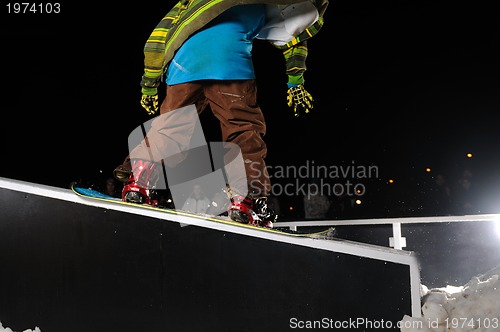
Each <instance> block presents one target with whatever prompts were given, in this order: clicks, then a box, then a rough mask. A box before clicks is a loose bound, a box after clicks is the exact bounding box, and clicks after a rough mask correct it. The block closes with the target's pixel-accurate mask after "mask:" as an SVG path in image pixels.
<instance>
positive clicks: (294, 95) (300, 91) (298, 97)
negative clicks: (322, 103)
mask: <svg viewBox="0 0 500 332" xmlns="http://www.w3.org/2000/svg"><path fill="white" fill-rule="evenodd" d="M287 93H288V96H287V98H286V99H287V103H288V107H292V106H293V113H294V115H295V117H298V116H299V115H300V113H302V112H304V113H309V112H310V111H311V109H312V108H313V104H312V102H313V97H312V96H311V94H310V93H309V92H307V91H306V89H304V86H303V85H302V84H300V85H297V86H294V87H291V88H289V89H288V92H287Z"/></svg>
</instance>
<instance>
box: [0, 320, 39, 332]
mask: <svg viewBox="0 0 500 332" xmlns="http://www.w3.org/2000/svg"><path fill="white" fill-rule="evenodd" d="M0 332H15V331H12V329H10V328H8V327H3V325H2V322H0ZM23 332H42V331H41V330H40V329H39V328H38V327H35V329H34V330H24V331H23Z"/></svg>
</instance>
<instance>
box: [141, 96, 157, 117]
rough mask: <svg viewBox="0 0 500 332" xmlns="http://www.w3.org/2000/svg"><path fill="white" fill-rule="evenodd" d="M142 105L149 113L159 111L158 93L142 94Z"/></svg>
mask: <svg viewBox="0 0 500 332" xmlns="http://www.w3.org/2000/svg"><path fill="white" fill-rule="evenodd" d="M141 106H142V107H143V108H144V109H145V110H146V112H148V114H149V115H153V114H155V113H156V112H158V95H152V96H150V95H145V94H143V95H142V98H141Z"/></svg>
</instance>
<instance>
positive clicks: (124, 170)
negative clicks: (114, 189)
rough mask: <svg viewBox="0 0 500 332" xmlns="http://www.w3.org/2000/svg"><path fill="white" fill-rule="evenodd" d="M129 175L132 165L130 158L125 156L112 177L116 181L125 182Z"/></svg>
mask: <svg viewBox="0 0 500 332" xmlns="http://www.w3.org/2000/svg"><path fill="white" fill-rule="evenodd" d="M131 174H132V163H131V162H130V156H127V158H125V160H124V161H123V163H122V164H121V165H119V166H117V167H116V168H115V169H114V170H113V177H114V178H115V179H117V180H118V181H121V182H127V180H128V179H129V178H130V175H131Z"/></svg>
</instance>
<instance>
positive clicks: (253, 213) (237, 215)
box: [228, 195, 277, 228]
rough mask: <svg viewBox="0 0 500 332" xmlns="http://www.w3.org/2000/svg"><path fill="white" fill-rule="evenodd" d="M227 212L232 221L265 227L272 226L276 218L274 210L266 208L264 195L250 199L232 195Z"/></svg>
mask: <svg viewBox="0 0 500 332" xmlns="http://www.w3.org/2000/svg"><path fill="white" fill-rule="evenodd" d="M228 213H229V217H230V218H231V220H233V221H236V222H239V223H242V224H249V225H252V226H260V227H265V228H273V223H274V222H275V221H276V219H277V215H276V214H275V213H274V211H272V210H271V209H270V208H268V206H267V198H266V197H261V198H256V199H251V198H249V197H243V196H239V195H235V196H232V197H231V204H230V205H229V208H228Z"/></svg>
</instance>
